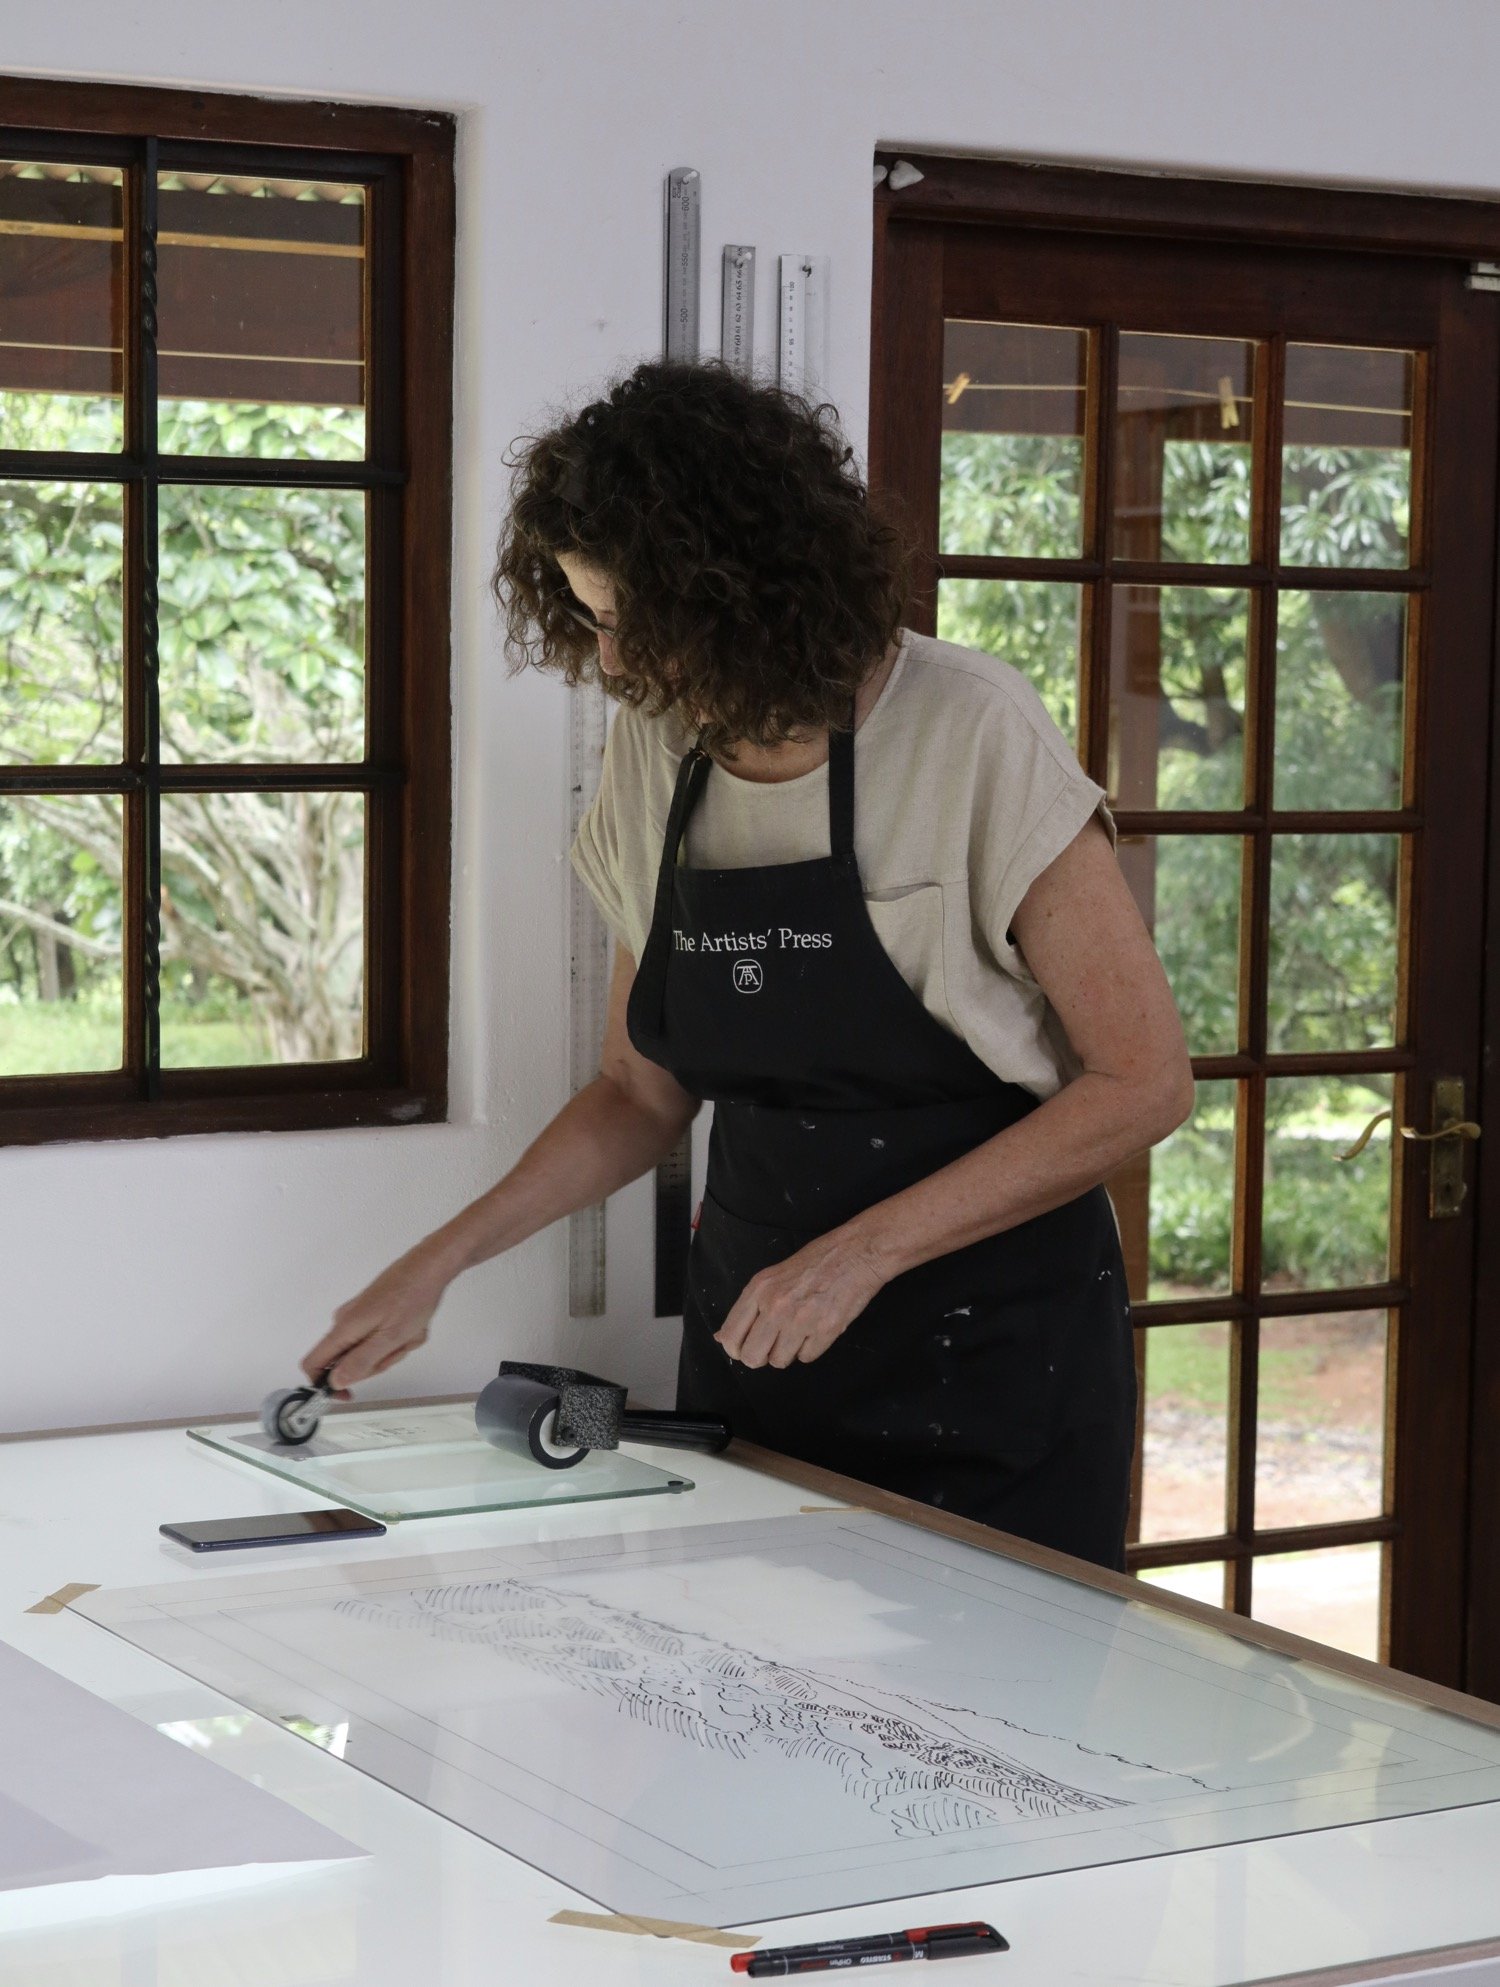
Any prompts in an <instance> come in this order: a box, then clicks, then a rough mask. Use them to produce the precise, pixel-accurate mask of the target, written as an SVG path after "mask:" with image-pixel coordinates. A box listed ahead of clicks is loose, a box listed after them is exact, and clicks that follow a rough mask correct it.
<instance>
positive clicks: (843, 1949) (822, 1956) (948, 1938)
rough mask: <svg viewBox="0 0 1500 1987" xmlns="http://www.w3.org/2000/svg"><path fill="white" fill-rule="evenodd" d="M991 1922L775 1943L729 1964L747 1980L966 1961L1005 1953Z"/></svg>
mask: <svg viewBox="0 0 1500 1987" xmlns="http://www.w3.org/2000/svg"><path fill="white" fill-rule="evenodd" d="M1009 1951H1010V1945H1009V1943H1008V1941H1007V1940H1005V1939H1002V1938H1001V1936H1000V1934H999V1933H998V1932H997V1931H996V1930H995V1928H994V1926H993V1925H986V1924H984V1923H983V1922H982V1921H980V1920H977V1919H976V1920H975V1921H974V1922H973V1923H971V1924H967V1925H921V1926H918V1927H917V1928H916V1929H915V1930H912V1931H908V1932H880V1933H877V1934H875V1935H874V1936H873V1937H871V1938H866V1939H825V1940H822V1941H820V1942H819V1943H818V1944H817V1945H813V1946H777V1947H774V1948H772V1949H771V1950H769V1951H767V1952H754V1953H733V1954H731V1955H730V1960H729V1964H730V1965H731V1966H732V1967H733V1968H734V1970H735V1972H736V1973H743V1974H746V1975H748V1977H749V1978H750V1979H751V1980H769V1979H773V1978H776V1977H778V1976H781V1975H784V1974H788V1973H827V1972H830V1971H832V1970H834V1969H835V1968H837V1969H838V1970H840V1971H842V1970H843V1969H844V1968H845V1967H851V1966H889V1965H890V1964H891V1962H892V1961H893V1960H901V1959H964V1958H967V1957H969V1956H971V1955H973V1954H976V1953H1003V1952H1009Z"/></svg>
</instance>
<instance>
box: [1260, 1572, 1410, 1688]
mask: <svg viewBox="0 0 1500 1987" xmlns="http://www.w3.org/2000/svg"><path fill="white" fill-rule="evenodd" d="M1383 1552H1384V1547H1382V1546H1380V1545H1344V1546H1335V1547H1332V1548H1330V1549H1329V1550H1328V1551H1325V1552H1284V1553H1283V1552H1279V1553H1275V1554H1273V1555H1272V1556H1271V1557H1269V1558H1267V1559H1257V1560H1256V1562H1255V1571H1254V1574H1253V1576H1252V1582H1251V1590H1252V1592H1253V1594H1254V1597H1255V1598H1254V1604H1253V1606H1252V1608H1251V1613H1252V1614H1253V1615H1254V1617H1255V1619H1256V1620H1257V1621H1264V1622H1267V1623H1269V1624H1270V1626H1271V1627H1272V1628H1285V1629H1287V1630H1289V1631H1290V1633H1291V1634H1293V1635H1305V1636H1307V1637H1308V1639H1309V1640H1310V1641H1313V1642H1326V1643H1327V1644H1328V1645H1329V1646H1330V1647H1331V1648H1334V1649H1345V1650H1347V1651H1348V1652H1349V1654H1350V1655H1351V1656H1364V1657H1367V1658H1368V1659H1369V1660H1370V1661H1371V1662H1378V1661H1379V1660H1380V1573H1381V1558H1382V1555H1383Z"/></svg>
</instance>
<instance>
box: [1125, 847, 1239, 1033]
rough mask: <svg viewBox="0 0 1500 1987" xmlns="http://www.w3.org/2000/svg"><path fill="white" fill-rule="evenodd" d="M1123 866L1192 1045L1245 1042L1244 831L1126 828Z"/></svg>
mask: <svg viewBox="0 0 1500 1987" xmlns="http://www.w3.org/2000/svg"><path fill="white" fill-rule="evenodd" d="M1118 855H1119V862H1120V869H1121V872H1122V874H1123V875H1124V878H1125V881H1126V882H1127V883H1128V884H1129V886H1130V890H1131V894H1132V895H1133V896H1134V898H1135V901H1136V906H1137V908H1138V909H1139V911H1140V914H1141V917H1142V918H1143V919H1144V921H1145V925H1146V929H1147V931H1149V932H1150V933H1151V935H1152V937H1153V938H1154V939H1155V941H1156V949H1157V951H1158V952H1159V953H1160V955H1161V963H1162V965H1163V966H1164V967H1165V969H1166V975H1167V978H1168V980H1169V981H1170V982H1171V986H1172V992H1173V994H1174V996H1175V997H1176V1001H1177V1007H1178V1011H1179V1013H1180V1014H1181V1015H1182V1025H1183V1028H1184V1029H1185V1030H1186V1033H1187V1042H1188V1049H1189V1051H1190V1052H1191V1053H1192V1054H1193V1055H1195V1056H1213V1055H1233V1054H1234V1052H1235V1051H1236V1050H1237V1049H1238V1047H1239V1045H1240V1037H1239V987H1240V893H1241V887H1242V879H1243V876H1244V870H1245V843H1244V838H1243V837H1242V836H1239V835H1122V836H1121V837H1120V842H1119V849H1118Z"/></svg>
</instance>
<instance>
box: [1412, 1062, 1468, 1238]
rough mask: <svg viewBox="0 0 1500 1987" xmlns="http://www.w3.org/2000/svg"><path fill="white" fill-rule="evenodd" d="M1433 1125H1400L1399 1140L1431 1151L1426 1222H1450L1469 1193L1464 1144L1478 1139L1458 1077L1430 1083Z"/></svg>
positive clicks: (1461, 1081)
mask: <svg viewBox="0 0 1500 1987" xmlns="http://www.w3.org/2000/svg"><path fill="white" fill-rule="evenodd" d="M1432 1123H1433V1129H1432V1130H1431V1131H1415V1130H1414V1129H1413V1128H1412V1127H1411V1126H1410V1125H1403V1126H1402V1127H1401V1136H1402V1137H1403V1138H1409V1139H1410V1140H1411V1141H1412V1142H1413V1143H1414V1144H1417V1145H1430V1146H1431V1147H1432V1158H1431V1160H1430V1162H1429V1163H1428V1168H1427V1214H1428V1218H1429V1220H1433V1221H1451V1220H1452V1219H1453V1217H1454V1216H1455V1215H1456V1214H1457V1213H1458V1211H1459V1209H1460V1208H1461V1207H1462V1206H1463V1203H1464V1196H1465V1195H1466V1194H1467V1193H1468V1191H1469V1187H1468V1182H1467V1181H1466V1180H1465V1179H1464V1141H1465V1139H1470V1140H1472V1139H1476V1138H1478V1136H1479V1127H1478V1125H1477V1124H1475V1122H1474V1120H1473V1119H1472V1118H1466V1117H1465V1116H1464V1080H1463V1078H1462V1077H1461V1076H1440V1077H1438V1078H1437V1079H1436V1081H1435V1082H1434V1083H1433V1086H1432Z"/></svg>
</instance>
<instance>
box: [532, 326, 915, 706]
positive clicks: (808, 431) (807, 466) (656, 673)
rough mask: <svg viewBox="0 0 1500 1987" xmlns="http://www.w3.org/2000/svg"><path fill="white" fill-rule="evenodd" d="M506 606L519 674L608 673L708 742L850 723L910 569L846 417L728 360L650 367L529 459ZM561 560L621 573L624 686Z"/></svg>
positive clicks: (621, 382)
mask: <svg viewBox="0 0 1500 1987" xmlns="http://www.w3.org/2000/svg"><path fill="white" fill-rule="evenodd" d="M508 465H509V467H510V468H511V470H512V472H513V473H512V480H511V509H510V514H509V516H508V517H507V519H506V523H505V527H504V530H503V532H502V535H501V539H500V547H499V555H498V559H497V563H496V566H495V573H494V580H493V585H494V591H495V597H496V599H497V601H498V602H499V604H500V607H501V610H502V612H503V613H504V616H505V622H506V635H507V643H506V647H507V653H508V655H509V656H510V659H511V662H512V665H513V667H514V668H516V669H524V668H526V667H528V666H530V667H533V668H539V669H551V670H557V671H559V672H560V673H561V674H562V675H563V676H564V677H565V678H566V680H567V681H568V682H569V683H570V684H572V683H576V682H578V681H579V680H580V678H585V677H592V676H594V675H595V674H598V675H599V676H600V679H601V680H602V681H603V682H604V684H605V687H606V688H607V689H608V691H609V692H610V694H611V695H612V696H615V697H618V698H620V699H621V700H622V701H624V702H626V703H629V704H634V705H638V706H641V707H642V708H644V709H645V710H647V711H648V712H649V713H650V714H651V715H653V716H660V715H662V714H663V713H664V712H666V711H668V710H670V709H672V708H673V707H674V706H681V707H682V708H683V709H685V710H687V711H689V712H692V713H695V714H699V713H701V714H702V716H703V718H704V719H706V734H707V742H709V743H718V744H726V743H729V742H731V741H737V740H745V741H748V742H751V743H754V744H757V745H774V744H777V743H780V742H781V741H782V740H784V739H786V738H788V737H790V736H792V735H793V734H794V733H797V732H801V731H805V730H808V729H812V730H822V729H826V728H829V727H831V726H837V725H840V724H843V723H845V722H846V721H847V717H848V712H849V707H850V701H851V699H852V698H853V695H854V692H855V689H856V687H857V686H858V685H859V683H860V682H861V681H862V680H863V679H864V678H865V676H867V675H868V674H869V672H870V670H871V669H872V668H873V667H874V665H875V664H876V663H877V662H878V661H879V660H880V658H881V657H882V656H883V655H884V654H885V652H886V649H887V647H888V646H889V644H890V643H891V641H892V640H893V639H894V637H895V635H896V633H897V630H898V629H899V627H900V625H901V621H902V617H903V614H904V611H905V607H906V600H907V584H908V570H909V568H908V554H907V550H906V545H905V542H904V539H903V535H902V533H901V531H900V530H899V528H898V527H897V525H896V523H895V521H894V519H893V517H892V516H891V515H889V514H888V513H887V511H886V510H885V508H884V507H883V506H882V505H881V504H880V503H878V502H877V501H876V500H875V499H874V498H873V497H872V496H871V494H870V492H869V491H868V490H867V489H866V487H865V485H864V483H863V481H862V480H861V478H860V475H859V473H858V470H857V469H856V468H855V466H854V452H853V450H852V449H851V448H850V447H849V445H848V443H847V442H846V441H845V440H844V438H843V436H842V434H841V433H840V431H839V428H838V425H837V417H836V413H835V410H834V409H833V408H832V407H831V406H828V405H826V404H823V405H814V404H812V403H810V402H809V401H807V400H804V399H802V398H800V397H799V396H797V395H795V394H792V393H786V392H783V391H782V390H781V389H780V388H778V387H774V386H768V385H763V384H760V383H758V382H753V381H749V380H745V379H743V378H741V377H739V376H738V375H736V374H735V373H733V372H731V371H730V370H729V368H728V367H727V366H724V365H722V364H720V363H719V362H717V361H710V362H704V363H699V364H682V363H672V362H666V361H656V362H651V363H648V364H645V365H639V366H637V367H636V368H635V370H634V371H633V372H631V373H630V374H628V375H627V376H625V377H624V378H621V379H618V380H616V381H615V382H614V383H613V384H612V385H611V386H610V387H609V389H608V391H607V392H606V393H605V394H604V396H603V397H602V398H600V399H597V400H591V401H590V402H589V403H588V405H587V406H586V407H583V408H582V409H580V411H579V412H578V413H576V414H574V415H572V416H571V417H570V418H569V419H566V420H564V421H561V422H560V423H559V424H558V425H556V426H555V427H552V428H549V429H548V430H547V431H546V432H545V433H543V434H540V435H534V436H528V437H525V438H523V440H522V441H520V442H518V443H517V444H516V447H515V450H514V451H513V453H512V454H511V456H510V457H509V458H508ZM559 552H564V553H568V552H572V553H577V554H578V555H579V556H580V557H581V558H583V559H586V560H587V561H588V562H589V563H590V564H591V565H594V566H597V567H598V568H599V569H600V570H601V571H602V572H604V573H606V574H608V576H609V578H610V580H611V581H612V582H613V585H614V590H615V605H616V616H615V623H616V630H617V633H616V651H617V653H618V656H619V660H620V663H621V665H622V667H623V671H624V673H623V674H622V675H620V676H618V677H603V676H602V672H598V667H597V647H596V644H595V643H594V642H593V641H591V640H590V638H589V636H588V633H587V631H586V630H585V629H584V628H583V627H581V626H580V625H579V623H578V622H577V621H575V620H574V619H572V618H571V616H570V615H569V614H568V613H567V611H566V609H565V606H564V605H563V603H564V602H565V601H566V600H567V599H568V597H569V596H568V593H567V589H566V585H565V582H564V579H563V574H562V570H561V568H560V567H559V565H558V563H557V556H556V555H557V554H558V553H559Z"/></svg>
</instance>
